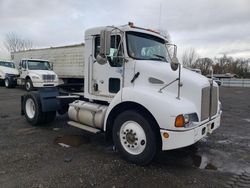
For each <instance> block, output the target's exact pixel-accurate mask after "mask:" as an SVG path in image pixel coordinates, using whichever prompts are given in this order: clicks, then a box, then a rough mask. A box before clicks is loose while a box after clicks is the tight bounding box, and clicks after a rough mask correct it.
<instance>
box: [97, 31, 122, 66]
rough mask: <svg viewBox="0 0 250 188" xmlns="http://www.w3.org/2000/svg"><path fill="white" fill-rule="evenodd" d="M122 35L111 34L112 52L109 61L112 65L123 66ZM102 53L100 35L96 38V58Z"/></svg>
mask: <svg viewBox="0 0 250 188" xmlns="http://www.w3.org/2000/svg"><path fill="white" fill-rule="evenodd" d="M120 42H121V37H120V35H113V36H111V45H110V54H109V55H108V61H109V64H110V66H112V67H121V66H122V58H121V56H122V46H121V44H120ZM99 53H100V36H96V38H95V58H96V57H97V55H98V54H99Z"/></svg>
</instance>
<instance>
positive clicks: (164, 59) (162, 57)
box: [153, 54, 168, 62]
mask: <svg viewBox="0 0 250 188" xmlns="http://www.w3.org/2000/svg"><path fill="white" fill-rule="evenodd" d="M153 55H154V56H156V57H159V58H160V59H161V60H163V61H166V62H168V61H167V59H166V58H165V57H164V56H162V55H158V54H153Z"/></svg>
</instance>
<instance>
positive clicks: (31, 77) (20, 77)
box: [1, 59, 59, 91]
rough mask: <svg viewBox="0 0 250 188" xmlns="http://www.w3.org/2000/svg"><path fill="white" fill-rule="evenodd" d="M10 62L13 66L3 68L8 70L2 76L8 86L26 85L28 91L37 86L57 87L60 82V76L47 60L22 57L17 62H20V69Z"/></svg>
mask: <svg viewBox="0 0 250 188" xmlns="http://www.w3.org/2000/svg"><path fill="white" fill-rule="evenodd" d="M6 63H7V62H6ZM9 64H11V65H12V67H9V68H5V69H3V70H5V72H6V71H7V72H6V73H5V74H4V75H3V76H1V77H2V78H3V79H4V83H5V87H6V88H12V87H15V86H16V85H19V86H24V87H25V89H26V90H27V91H32V90H33V89H35V88H43V87H55V86H57V85H58V83H59V80H58V76H57V75H56V74H55V72H54V71H53V70H52V66H51V64H50V63H49V62H48V61H47V60H42V59H21V60H20V61H19V62H18V63H17V62H16V63H15V64H16V65H17V64H18V69H17V68H16V65H15V64H14V63H13V62H9Z"/></svg>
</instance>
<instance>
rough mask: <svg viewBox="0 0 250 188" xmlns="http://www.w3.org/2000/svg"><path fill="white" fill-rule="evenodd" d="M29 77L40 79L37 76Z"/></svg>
mask: <svg viewBox="0 0 250 188" xmlns="http://www.w3.org/2000/svg"><path fill="white" fill-rule="evenodd" d="M31 78H33V79H40V77H39V76H31Z"/></svg>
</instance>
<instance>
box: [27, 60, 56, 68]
mask: <svg viewBox="0 0 250 188" xmlns="http://www.w3.org/2000/svg"><path fill="white" fill-rule="evenodd" d="M28 68H29V70H51V67H50V64H49V62H48V61H30V60H29V61H28Z"/></svg>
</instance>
